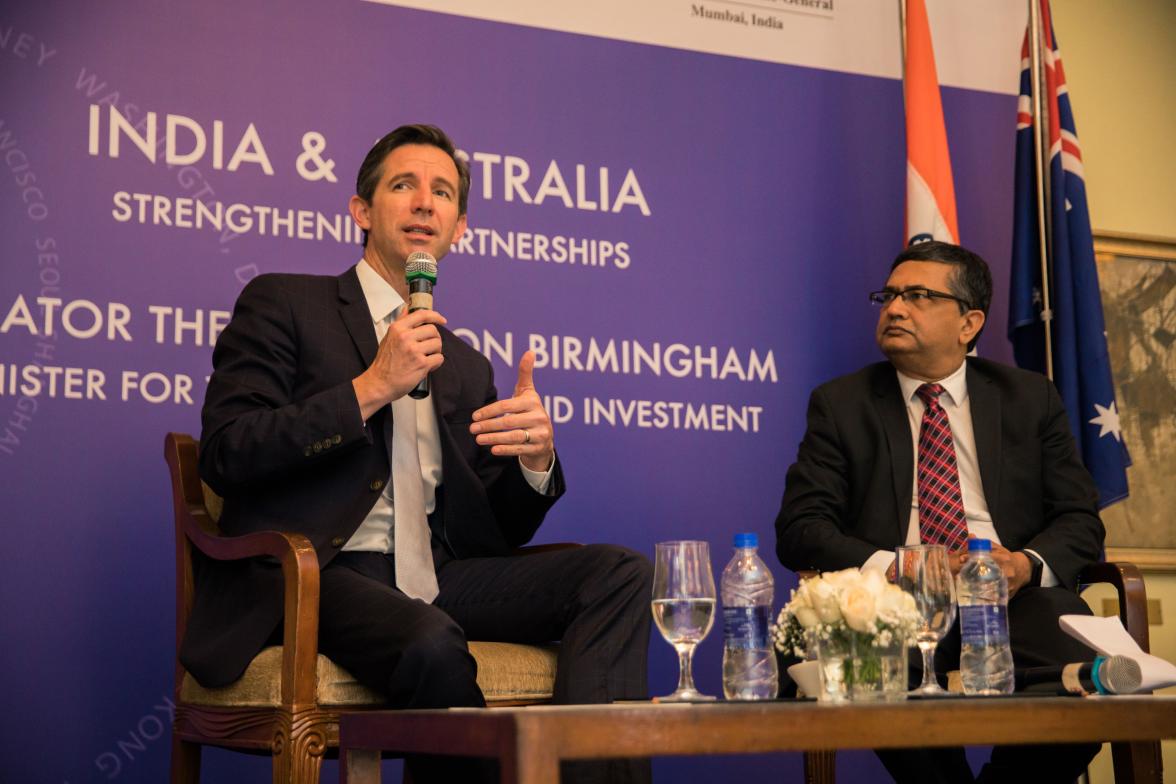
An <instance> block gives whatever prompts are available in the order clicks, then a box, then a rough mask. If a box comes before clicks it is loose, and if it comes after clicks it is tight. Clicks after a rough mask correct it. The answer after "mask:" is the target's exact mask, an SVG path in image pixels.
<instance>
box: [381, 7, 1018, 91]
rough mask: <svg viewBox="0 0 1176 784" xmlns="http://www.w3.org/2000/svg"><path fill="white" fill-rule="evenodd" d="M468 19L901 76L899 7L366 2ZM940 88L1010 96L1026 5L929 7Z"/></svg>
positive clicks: (1015, 79)
mask: <svg viewBox="0 0 1176 784" xmlns="http://www.w3.org/2000/svg"><path fill="white" fill-rule="evenodd" d="M367 2H372V3H382V4H385V5H394V6H403V7H405V8H419V9H422V10H428V11H441V12H444V13H449V14H459V15H461V16H468V17H472V18H474V19H488V20H492V21H495V22H509V23H511V24H518V25H525V26H527V27H539V28H543V29H546V30H559V31H561V32H566V33H582V34H584V35H595V36H599V37H601V38H611V39H614V40H617V41H632V42H634V43H641V44H656V45H658V46H669V47H674V48H677V49H688V50H690V51H692V52H709V53H711V54H725V55H731V56H732V57H746V58H750V59H753V60H764V61H767V62H771V63H786V64H789V65H803V66H806V67H809V68H824V69H828V70H832V71H844V72H846V73H856V74H864V75H867V76H883V77H888V78H892V79H896V78H900V77H901V76H902V33H901V29H902V28H901V26H900V24H899V18H900V6H901V4H902V2H903V0H707V2H702V3H699V2H694V0H642V2H639V3H634V2H631V0H593V2H556V3H552V2H543V1H542V0H521V1H520V2H510V3H486V2H482V0H367ZM927 9H928V16H930V18H931V28H932V34H933V35H934V37H935V40H936V41H939V42H944V43H948V42H949V43H950V45H947V46H943V48H942V50H941V49H938V48H937V50H936V52H937V57H938V64H939V76H940V79H941V81H942V83H943V84H944V85H945V86H952V87H964V88H968V89H972V90H987V91H989V92H997V93H1010V94H1015V93H1016V92H1017V52H1018V49H1017V44H1016V41H1017V40H1019V39H1018V38H1017V36H1018V35H1019V34H1020V33H1021V32H1023V31H1024V29H1025V19H1026V16H1027V15H1028V10H1027V6H1026V4H1025V2H1024V0H987V1H986V2H983V3H961V2H958V0H929V1H928V3H927Z"/></svg>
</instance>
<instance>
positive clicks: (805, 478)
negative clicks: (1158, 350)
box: [776, 242, 1104, 782]
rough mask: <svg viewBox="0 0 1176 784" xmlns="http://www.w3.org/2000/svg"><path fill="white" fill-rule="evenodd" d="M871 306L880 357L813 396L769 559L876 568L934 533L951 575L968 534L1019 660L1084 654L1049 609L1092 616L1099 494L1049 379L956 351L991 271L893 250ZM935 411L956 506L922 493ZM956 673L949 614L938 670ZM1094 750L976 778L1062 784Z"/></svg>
mask: <svg viewBox="0 0 1176 784" xmlns="http://www.w3.org/2000/svg"><path fill="white" fill-rule="evenodd" d="M870 299H871V301H872V302H874V304H876V305H878V306H879V307H880V313H879V317H878V326H877V332H876V335H875V337H876V339H877V342H878V346H879V347H880V348H881V349H882V353H883V354H885V355H886V357H887V359H888V360H889V361H888V362H880V363H877V364H874V365H870V366H868V367H866V368H864V369H862V370H860V371H858V372H856V373H852V374H850V375H848V376H843V377H841V378H838V379H834V380H833V381H830V382H828V383H826V384H824V385H822V386H820V387H818V388H817V389H816V390H815V391H814V392H813V394H812V397H811V399H810V402H809V409H808V429H807V432H806V433H805V435H804V440H803V441H802V442H801V444H800V449H799V453H798V454H797V458H796V462H795V463H794V464H793V465H792V467H791V468H790V469H789V470H788V475H787V479H786V485H785V490H784V499H783V503H782V505H781V508H780V513H779V515H778V516H777V518H776V536H777V541H776V552H777V554H778V555H779V557H780V561H781V562H782V563H783V564H784V565H785V566H787V567H789V568H790V569H820V570H822V571H825V570H833V569H845V568H848V567H854V566H856V567H861V568H864V569H878V570H889V569H892V568H893V563H894V548H895V547H897V546H899V545H903V544H918V543H920V542H921V541H923V542H926V541H932V542H944V543H946V544H947V545H948V549H949V551H950V560H951V567H952V570H953V572H958V571H959V568H960V566H961V564H962V563H963V560H964V557H965V554H966V542H967V538H968V536H975V537H980V538H985V539H991V540H992V542H993V556H994V557H995V558H996V560H997V561H998V562H999V563H1000V565H1001V567H1002V568H1003V570H1004V572H1005V575H1006V576H1007V577H1008V583H1009V593H1010V596H1011V599H1010V601H1009V611H1008V612H1009V614H1008V618H1009V632H1010V638H1011V644H1012V649H1013V659H1014V662H1015V664H1016V666H1018V667H1026V666H1036V665H1045V664H1055V663H1063V662H1069V661H1082V660H1083V659H1090V658H1092V656H1093V653H1092V652H1091V651H1090V650H1089V649H1088V648H1086V647H1085V646H1083V645H1081V644H1080V643H1078V642H1077V641H1075V640H1073V639H1071V638H1070V637H1068V636H1067V635H1066V634H1065V633H1064V632H1062V631H1061V630H1060V629H1059V628H1058V624H1057V618H1058V616H1059V615H1062V614H1066V613H1087V614H1089V609H1088V608H1087V607H1086V604H1085V603H1084V602H1083V601H1082V600H1081V599H1080V598H1079V597H1078V596H1077V594H1076V593H1075V585H1076V582H1077V578H1078V573H1079V571H1080V570H1081V569H1082V568H1083V567H1084V566H1086V565H1087V564H1089V563H1091V562H1093V561H1095V560H1097V559H1098V558H1099V555H1100V552H1101V549H1102V542H1103V535H1104V531H1103V526H1102V522H1101V521H1100V520H1099V517H1098V512H1097V492H1096V490H1095V487H1094V483H1093V481H1092V480H1091V478H1090V475H1089V474H1088V473H1087V471H1086V469H1085V468H1084V467H1083V466H1082V463H1081V462H1080V459H1079V457H1078V454H1077V451H1076V449H1075V446H1074V439H1073V437H1072V436H1071V433H1070V428H1069V423H1068V420H1067V418H1066V412H1065V410H1064V409H1063V407H1062V401H1061V399H1060V397H1059V396H1058V393H1057V390H1056V389H1054V386H1053V384H1052V383H1050V382H1049V380H1048V379H1046V378H1045V377H1044V376H1041V375H1038V374H1036V373H1030V372H1027V371H1023V370H1018V369H1015V368H1011V367H1006V366H1004V365H1000V364H997V363H995V362H990V361H987V360H983V359H979V358H976V357H968V356H966V355H967V352H968V351H969V350H970V349H971V348H972V347H973V346H974V345H975V343H976V340H977V338H978V337H979V335H980V331H981V330H982V329H983V328H984V322H985V318H986V316H987V311H988V305H989V302H990V301H991V299H992V278H991V275H990V274H989V271H988V265H987V264H985V262H984V260H983V259H981V258H980V257H979V256H977V255H976V254H974V253H972V252H970V251H968V250H966V249H964V248H961V247H959V246H957V245H950V244H947V243H942V242H926V243H921V244H918V245H915V246H913V247H911V248H908V249H907V250H905V251H903V252H902V253H900V254H899V255H898V257H897V258H896V259H895V260H894V263H893V265H892V266H891V270H890V277H889V279H888V280H887V281H886V286H885V288H883V289H882V290H881V291H877V292H874V293H872V294H871V295H870ZM944 419H945V420H946V423H947V425H948V428H947V430H948V431H949V432H948V435H947V439H946V440H947V442H948V444H947V447H946V449H947V450H950V451H951V455H952V459H950V460H949V461H948V462H951V463H952V464H953V466H954V469H953V470H952V471H951V474H952V475H953V477H952V478H950V479H949V480H947V481H950V482H952V483H953V489H954V490H955V492H952V493H949V495H952V496H953V497H954V498H955V499H956V501H955V502H954V503H949V504H947V505H946V509H945V508H943V507H942V506H941V505H932V504H930V503H928V502H927V501H924V503H923V504H920V501H919V498H920V492H919V489H920V486H921V485H922V486H924V487H926V486H927V482H928V481H929V480H928V478H927V477H925V476H922V475H921V472H926V471H928V470H929V469H928V464H927V461H921V460H919V453H920V449H919V445H920V433H921V431H923V430H926V429H928V428H931V427H936V424H935V423H936V420H937V421H938V422H940V423H942V422H943V421H944ZM940 427H941V426H940ZM941 429H942V428H941ZM924 497H925V498H926V497H927V496H926V495H925V494H924ZM958 667H959V631H958V623H957V625H956V629H953V631H952V632H951V633H950V634H949V635H948V637H947V638H946V639H945V640H944V641H943V643H941V644H940V646H939V649H938V651H937V655H936V670H937V671H939V672H946V671H948V670H953V669H958ZM912 740H914V741H917V738H912ZM1095 751H1097V747H1086V746H1084V747H1052V748H1051V747H1045V748H1043V747H1024V746H1022V747H1008V748H999V749H997V750H996V751H994V753H993V756H992V761H991V762H990V763H989V764H988V765H986V766H985V768H984V770H983V771H982V773H981V780H982V781H1020V780H1033V781H1037V782H1046V781H1058V782H1062V781H1070V782H1072V781H1073V780H1074V779H1075V778H1076V777H1077V775H1078V773H1079V772H1080V771H1081V769H1082V768H1083V767H1084V766H1085V765H1086V763H1087V762H1088V761H1089V759H1090V758H1091V757H1092V756H1093V755H1094V753H1095ZM879 756H880V757H882V759H883V762H884V763H885V764H886V766H887V768H888V769H889V770H890V772H891V773H892V774H893V775H894V776H895V778H896V779H897V780H899V781H935V780H940V781H971V780H972V774H971V771H970V769H969V768H968V766H967V762H966V760H965V759H964V755H963V751H962V749H945V750H940V751H929V750H925V751H912V752H897V753H896V752H891V753H880V754H879Z"/></svg>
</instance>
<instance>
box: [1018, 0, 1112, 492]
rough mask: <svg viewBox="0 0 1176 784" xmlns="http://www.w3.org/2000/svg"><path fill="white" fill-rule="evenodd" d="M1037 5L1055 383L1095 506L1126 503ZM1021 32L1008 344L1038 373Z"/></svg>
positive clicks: (1069, 130)
mask: <svg viewBox="0 0 1176 784" xmlns="http://www.w3.org/2000/svg"><path fill="white" fill-rule="evenodd" d="M1039 1H1040V3H1041V18H1042V29H1043V31H1044V41H1043V45H1042V50H1043V51H1042V59H1043V64H1044V66H1045V85H1044V86H1043V91H1042V103H1043V112H1044V114H1045V117H1044V118H1043V123H1047V124H1048V128H1049V137H1048V138H1049V160H1048V161H1046V162H1044V169H1045V177H1046V183H1045V188H1044V192H1045V194H1046V196H1045V198H1046V199H1047V200H1048V201H1047V203H1046V205H1045V213H1046V226H1047V231H1048V233H1049V237H1048V242H1047V247H1048V248H1049V258H1050V261H1051V263H1050V265H1049V268H1050V272H1049V278H1050V280H1049V286H1050V288H1049V293H1050V297H1049V300H1050V303H1049V304H1050V308H1051V309H1052V311H1053V320H1052V322H1051V329H1052V332H1053V335H1052V342H1053V374H1054V383H1055V384H1056V385H1057V388H1058V392H1060V393H1061V396H1062V400H1063V401H1064V402H1065V404H1066V411H1067V413H1068V414H1069V416H1070V427H1071V429H1072V430H1073V431H1074V438H1075V439H1076V440H1077V443H1078V447H1079V450H1080V451H1081V454H1082V461H1083V462H1084V463H1085V464H1086V468H1087V469H1088V470H1089V471H1090V473H1091V475H1093V476H1094V481H1095V483H1096V484H1097V485H1098V492H1099V506H1100V507H1105V506H1108V505H1109V504H1113V503H1115V502H1116V501H1120V500H1122V499H1123V498H1125V497H1126V496H1127V466H1128V465H1129V464H1130V458H1129V457H1128V455H1127V449H1126V446H1125V445H1124V443H1123V435H1122V432H1121V430H1120V426H1119V409H1118V406H1117V405H1116V404H1115V387H1114V383H1113V381H1112V379H1111V363H1110V357H1109V356H1108V354H1107V339H1106V333H1105V327H1104V325H1103V309H1102V299H1101V298H1100V295H1099V288H1098V270H1097V269H1096V267H1095V262H1094V243H1093V239H1092V236H1091V231H1090V214H1089V211H1088V210H1087V206H1086V183H1085V181H1084V180H1083V170H1082V150H1081V149H1080V148H1079V146H1078V134H1077V132H1076V130H1075V126H1074V114H1073V112H1072V111H1071V110H1070V96H1069V92H1068V91H1067V87H1066V75H1065V71H1064V70H1063V69H1062V57H1061V52H1060V51H1059V50H1058V45H1057V39H1056V38H1055V37H1054V31H1053V21H1052V18H1051V16H1050V13H1049V0H1039ZM1029 36H1030V31H1026V33H1025V42H1024V43H1023V44H1022V46H1021V96H1020V99H1019V102H1018V105H1017V169H1016V176H1015V182H1016V194H1015V201H1014V217H1013V260H1012V283H1011V286H1010V288H1009V340H1011V341H1012V343H1013V354H1014V356H1015V357H1016V360H1017V364H1018V365H1020V366H1021V367H1023V368H1029V369H1031V370H1036V371H1039V372H1042V373H1044V372H1045V370H1046V367H1045V363H1046V358H1045V327H1044V324H1043V322H1042V303H1043V297H1042V281H1041V254H1040V247H1041V246H1040V243H1039V239H1038V238H1039V235H1038V228H1037V187H1036V182H1037V174H1036V167H1035V165H1034V159H1033V134H1034V133H1036V132H1037V130H1036V128H1035V127H1034V125H1033V114H1032V110H1031V107H1032V103H1031V100H1032V99H1031V92H1030V79H1031V76H1030V60H1029V57H1030V54H1029V52H1030V50H1029V46H1030V41H1029Z"/></svg>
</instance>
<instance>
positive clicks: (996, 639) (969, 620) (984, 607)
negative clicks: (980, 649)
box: [960, 604, 1009, 645]
mask: <svg viewBox="0 0 1176 784" xmlns="http://www.w3.org/2000/svg"><path fill="white" fill-rule="evenodd" d="M960 639H961V640H962V642H963V644H964V645H1007V644H1008V641H1009V622H1008V617H1007V615H1006V614H1005V608H1004V607H1003V606H1002V605H999V604H966V605H961V607H960Z"/></svg>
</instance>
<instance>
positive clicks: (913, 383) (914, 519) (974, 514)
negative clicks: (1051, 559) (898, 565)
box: [862, 360, 1058, 586]
mask: <svg viewBox="0 0 1176 784" xmlns="http://www.w3.org/2000/svg"><path fill="white" fill-rule="evenodd" d="M967 367H968V363H967V361H966V360H965V361H964V363H963V364H961V365H960V366H959V367H958V368H956V370H955V372H953V373H952V374H951V375H949V376H947V377H946V378H942V379H940V380H939V381H935V382H925V381H921V380H919V379H917V378H911V377H910V376H907V375H903V374H902V373H901V372H899V371H898V370H895V373H896V374H897V375H898V386H899V388H900V389H901V390H902V398H903V401H904V402H905V403H906V410H907V420H908V421H909V422H910V426H911V446H912V448H913V450H914V451H913V454H914V455H915V461H914V468H913V472H912V481H911V515H910V518H909V519H908V522H907V531H906V541H905V543H906V544H908V545H912V544H919V542H920V538H919V461H918V454H919V429H920V428H921V427H922V423H923V411H924V410H925V409H926V405H925V404H924V403H923V399H922V398H921V397H919V396H918V395H917V394H916V391H917V390H918V389H919V387H921V386H922V385H923V384H925V383H936V384H939V385H940V386H942V387H943V394H941V395H940V396H939V405H940V406H941V407H942V408H943V410H944V412H945V413H946V414H947V421H948V424H949V425H950V426H951V440H952V443H953V444H954V445H955V454H956V468H957V471H958V473H959V478H960V492H961V494H962V495H963V501H964V518H965V521H966V523H967V526H968V535H969V536H974V537H977V538H979V539H990V540H991V541H992V542H994V543H995V544H1000V543H1001V542H1000V536H999V535H998V534H997V533H996V526H995V525H993V522H992V515H991V514H990V513H989V511H988V503H987V501H985V499H984V484H983V482H982V481H981V479H980V461H979V459H978V458H977V456H976V434H975V432H974V430H973V427H972V406H971V404H970V402H969V400H968V378H967ZM1027 552H1031V553H1033V554H1034V555H1037V553H1036V552H1035V551H1033V550H1028V551H1027ZM1037 557H1038V558H1041V556H1040V555H1037ZM893 563H894V553H893V552H889V551H886V550H879V551H878V552H876V553H874V554H873V555H871V556H870V558H869V560H868V561H866V563H865V564H863V565H862V568H863V569H877V570H879V571H886V570H887V569H889V568H890V565H891V564H893ZM1042 563H1043V564H1044V568H1043V569H1042V574H1041V584H1042V585H1043V586H1050V585H1058V580H1057V577H1056V576H1055V575H1054V573H1053V570H1052V569H1050V568H1049V564H1047V563H1045V559H1042Z"/></svg>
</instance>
